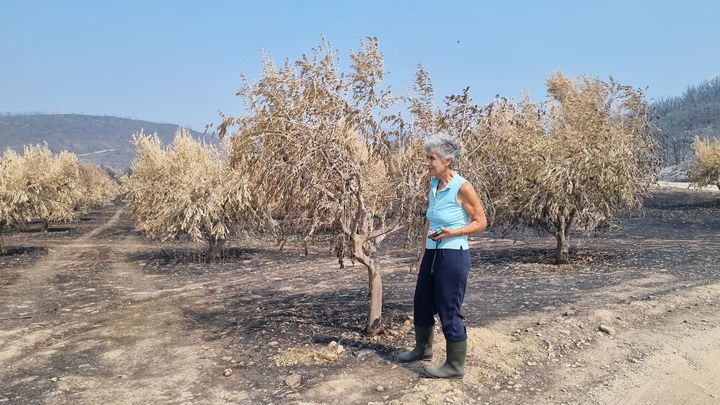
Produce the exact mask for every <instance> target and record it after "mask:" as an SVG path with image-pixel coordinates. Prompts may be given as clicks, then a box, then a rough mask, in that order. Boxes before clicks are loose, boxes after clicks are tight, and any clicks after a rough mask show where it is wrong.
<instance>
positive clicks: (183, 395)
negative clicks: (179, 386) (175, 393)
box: [180, 391, 193, 399]
mask: <svg viewBox="0 0 720 405" xmlns="http://www.w3.org/2000/svg"><path fill="white" fill-rule="evenodd" d="M192 397H193V394H192V392H190V391H183V392H181V393H180V398H181V399H190V398H192Z"/></svg>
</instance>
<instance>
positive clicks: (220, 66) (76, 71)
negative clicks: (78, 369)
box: [0, 0, 720, 129]
mask: <svg viewBox="0 0 720 405" xmlns="http://www.w3.org/2000/svg"><path fill="white" fill-rule="evenodd" d="M719 21H720V2H718V1H685V2H680V1H675V2H671V1H631V0H626V1H585V2H582V1H449V0H448V1H444V2H440V1H419V0H415V1H369V0H367V1H356V2H350V1H345V2H340V1H336V2H331V1H313V0H305V1H256V2H241V1H226V2H221V1H194V2H190V1H165V0H162V1H160V0H156V1H151V0H144V1H132V0H128V1H112V2H111V1H97V0H96V1H73V0H64V1H59V0H58V1H32V0H22V1H21V0H17V1H16V0H0V112H12V113H16V112H45V113H85V114H105V115H118V116H123V117H131V118H139V119H145V120H149V121H158V122H171V123H176V124H180V125H185V126H190V127H192V128H194V129H202V128H203V126H204V125H205V124H207V123H210V122H216V121H217V111H218V110H223V111H225V112H230V113H238V112H240V111H241V110H240V109H241V103H240V100H239V98H238V97H236V96H235V95H234V94H235V91H236V90H237V89H238V88H239V86H240V83H241V82H240V75H241V74H245V75H246V76H247V77H248V78H249V79H251V80H252V79H256V78H258V75H259V73H260V61H261V56H262V53H263V51H265V52H268V53H270V54H271V55H272V56H273V58H275V59H276V60H277V61H282V60H283V59H285V58H291V59H294V58H297V57H298V56H300V55H301V54H302V53H303V52H307V51H309V50H310V48H312V47H313V46H315V45H317V44H319V43H320V41H321V36H324V37H325V38H327V39H328V40H329V41H330V42H331V43H332V44H333V45H334V46H335V47H336V48H338V49H339V50H340V52H341V55H342V56H343V59H344V61H347V54H348V52H349V51H350V50H352V49H357V47H358V44H359V42H360V39H361V38H363V37H365V36H367V35H375V36H377V37H378V38H379V41H380V47H381V51H382V52H383V54H384V55H385V64H386V68H387V70H388V71H389V72H390V74H389V75H388V76H387V80H386V82H387V84H388V85H390V86H391V87H392V88H393V89H395V90H396V91H398V92H406V91H407V90H408V89H409V87H410V85H411V82H412V79H413V74H414V72H415V69H416V67H417V65H418V64H419V63H422V64H423V65H424V66H425V67H426V68H427V69H428V70H429V71H430V73H431V76H432V79H433V82H434V84H435V88H436V92H437V94H438V98H440V96H443V95H446V94H450V93H455V92H458V91H460V90H461V89H462V88H463V87H465V86H470V89H471V94H472V95H473V98H474V99H475V100H476V101H477V102H479V103H485V102H487V101H489V100H491V99H492V98H493V97H494V96H495V94H501V95H503V96H510V97H518V96H519V95H520V92H521V91H522V90H527V91H529V92H530V94H531V96H532V97H533V98H534V99H541V98H543V97H544V95H545V91H544V79H545V77H546V76H547V75H549V74H550V73H551V72H553V71H555V70H558V69H560V70H562V71H564V72H566V73H568V74H572V75H576V74H582V73H588V74H591V75H595V76H599V77H601V78H607V76H609V75H612V76H614V77H615V78H616V79H618V80H619V81H621V82H623V83H627V84H631V85H633V86H636V87H646V86H647V87H648V90H647V94H648V95H649V96H650V97H651V98H660V97H666V96H672V95H679V94H681V93H682V92H683V90H684V89H685V88H686V87H687V86H688V85H689V84H697V83H698V82H700V81H702V80H707V79H710V78H713V77H715V76H717V75H719V74H720V23H718V22H719ZM458 41H459V42H458Z"/></svg>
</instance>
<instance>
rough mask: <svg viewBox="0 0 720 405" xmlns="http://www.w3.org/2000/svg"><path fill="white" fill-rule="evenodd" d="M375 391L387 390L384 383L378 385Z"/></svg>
mask: <svg viewBox="0 0 720 405" xmlns="http://www.w3.org/2000/svg"><path fill="white" fill-rule="evenodd" d="M375 391H377V392H383V391H385V387H383V386H382V385H378V386H377V387H375Z"/></svg>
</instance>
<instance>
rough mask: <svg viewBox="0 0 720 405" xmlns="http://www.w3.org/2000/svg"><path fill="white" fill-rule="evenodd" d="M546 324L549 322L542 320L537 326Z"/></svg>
mask: <svg viewBox="0 0 720 405" xmlns="http://www.w3.org/2000/svg"><path fill="white" fill-rule="evenodd" d="M546 323H547V321H546V320H544V319H541V320H539V321H537V324H538V325H545V324H546Z"/></svg>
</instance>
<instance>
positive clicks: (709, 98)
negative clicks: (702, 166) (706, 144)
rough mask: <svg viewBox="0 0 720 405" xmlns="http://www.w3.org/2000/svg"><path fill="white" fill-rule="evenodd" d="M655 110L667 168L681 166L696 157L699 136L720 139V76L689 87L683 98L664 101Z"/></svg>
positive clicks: (656, 123) (657, 103)
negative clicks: (695, 141) (695, 144)
mask: <svg viewBox="0 0 720 405" xmlns="http://www.w3.org/2000/svg"><path fill="white" fill-rule="evenodd" d="M654 107H655V108H654V112H655V115H656V116H657V117H658V118H657V120H656V121H655V125H657V126H658V128H659V129H660V131H659V133H658V140H659V141H660V142H661V143H662V144H663V146H664V151H663V155H664V156H663V157H664V161H665V164H678V163H680V162H682V161H684V160H686V159H688V158H689V157H691V156H692V146H691V145H692V141H693V138H694V137H695V136H701V137H719V136H720V76H719V77H716V78H715V79H712V80H708V81H705V82H702V83H700V84H699V85H697V86H690V87H688V89H687V90H685V93H683V95H682V96H679V97H672V98H667V99H663V100H660V101H658V102H656V103H655V105H654Z"/></svg>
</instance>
